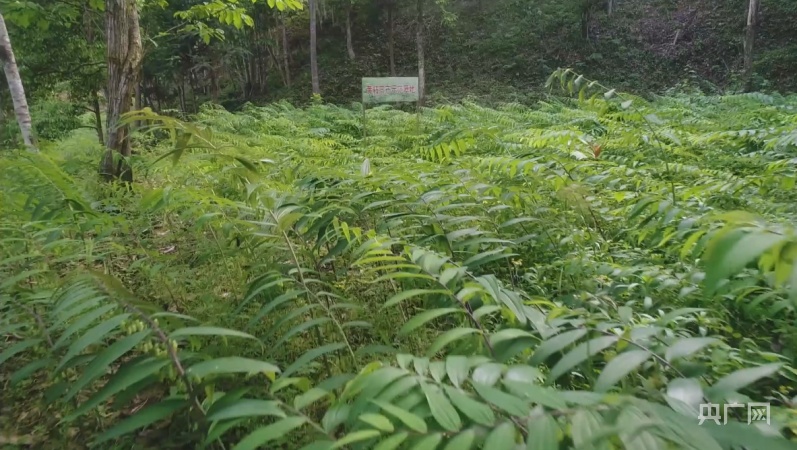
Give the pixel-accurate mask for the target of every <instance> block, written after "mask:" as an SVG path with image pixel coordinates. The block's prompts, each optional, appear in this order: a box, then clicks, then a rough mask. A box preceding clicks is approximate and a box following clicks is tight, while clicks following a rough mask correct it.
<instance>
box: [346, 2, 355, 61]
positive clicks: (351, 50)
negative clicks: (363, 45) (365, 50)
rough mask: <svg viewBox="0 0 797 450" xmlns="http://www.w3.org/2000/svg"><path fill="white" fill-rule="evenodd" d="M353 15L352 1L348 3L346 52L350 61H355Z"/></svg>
mask: <svg viewBox="0 0 797 450" xmlns="http://www.w3.org/2000/svg"><path fill="white" fill-rule="evenodd" d="M351 14H352V5H351V0H347V1H346V52H347V53H348V54H349V60H350V61H354V58H355V54H354V44H353V43H352V37H351Z"/></svg>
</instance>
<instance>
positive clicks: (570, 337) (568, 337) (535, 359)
mask: <svg viewBox="0 0 797 450" xmlns="http://www.w3.org/2000/svg"><path fill="white" fill-rule="evenodd" d="M586 334H587V330H586V329H577V330H570V331H566V332H564V333H561V334H557V335H556V336H554V337H552V338H550V339H548V340H547V341H545V342H543V343H542V344H540V345H539V346H537V348H535V349H534V354H533V355H532V356H531V359H530V360H529V364H531V365H533V366H536V365H540V364H542V363H543V362H545V360H546V359H548V357H549V356H551V355H553V354H554V353H556V352H558V351H561V350H562V349H564V348H565V347H567V346H568V345H570V344H572V343H574V342H576V341H577V340H579V339H581V338H582V337H584V336H585V335H586Z"/></svg>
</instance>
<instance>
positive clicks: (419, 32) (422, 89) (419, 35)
mask: <svg viewBox="0 0 797 450" xmlns="http://www.w3.org/2000/svg"><path fill="white" fill-rule="evenodd" d="M423 2H424V0H417V3H416V5H417V13H418V18H417V20H418V24H417V26H416V30H415V45H416V46H417V47H418V104H419V105H420V106H423V100H424V97H425V95H426V73H425V67H424V55H423Z"/></svg>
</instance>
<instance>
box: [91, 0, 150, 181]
mask: <svg viewBox="0 0 797 450" xmlns="http://www.w3.org/2000/svg"><path fill="white" fill-rule="evenodd" d="M105 11H106V22H105V31H106V37H107V39H108V50H107V57H108V117H107V125H106V129H107V130H108V139H106V141H105V144H106V151H105V156H104V157H103V160H102V166H101V167H100V174H101V175H103V177H105V179H107V180H113V179H120V180H122V181H125V182H132V181H133V169H132V168H131V167H130V165H129V164H128V162H127V158H129V157H130V153H131V152H130V127H129V126H128V125H120V124H119V123H118V122H119V119H120V118H121V117H122V115H124V114H125V113H127V112H129V111H130V107H131V103H132V96H133V92H134V90H135V87H136V85H137V84H138V76H139V71H140V68H141V59H142V50H141V32H140V30H139V25H138V10H137V9H136V1H135V0H106V2H105ZM117 154H118V155H117ZM117 158H118V162H115V161H114V160H115V159H117Z"/></svg>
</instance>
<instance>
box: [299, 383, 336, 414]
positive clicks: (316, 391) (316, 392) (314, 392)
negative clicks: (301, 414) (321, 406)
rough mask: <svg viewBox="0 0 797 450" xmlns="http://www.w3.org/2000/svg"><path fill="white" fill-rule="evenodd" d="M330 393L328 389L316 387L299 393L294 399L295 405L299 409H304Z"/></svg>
mask: <svg viewBox="0 0 797 450" xmlns="http://www.w3.org/2000/svg"><path fill="white" fill-rule="evenodd" d="M329 394H330V393H329V391H327V390H326V389H320V388H317V387H315V388H313V389H310V390H309V391H307V392H305V393H304V394H301V395H297V396H296V397H295V398H294V399H293V407H294V408H296V409H299V410H301V409H304V408H305V407H307V406H309V405H311V404H313V403H315V402H317V401H318V400H320V399H321V398H323V397H326V396H328V395H329Z"/></svg>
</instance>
